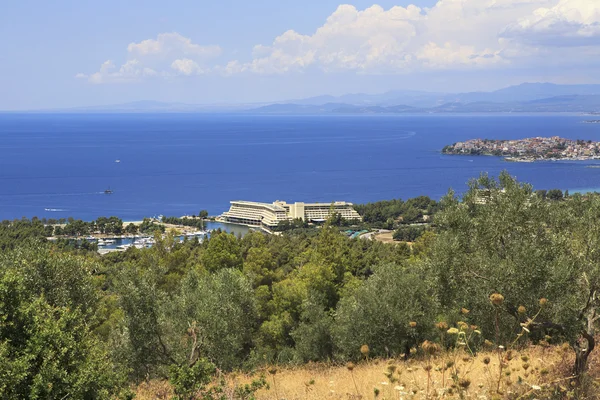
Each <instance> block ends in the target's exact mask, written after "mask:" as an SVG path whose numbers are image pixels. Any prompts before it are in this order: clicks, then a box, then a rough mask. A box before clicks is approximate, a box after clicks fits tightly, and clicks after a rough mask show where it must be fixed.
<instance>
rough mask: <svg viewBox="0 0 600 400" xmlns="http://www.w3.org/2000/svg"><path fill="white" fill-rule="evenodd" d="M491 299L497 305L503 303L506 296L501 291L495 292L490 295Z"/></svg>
mask: <svg viewBox="0 0 600 400" xmlns="http://www.w3.org/2000/svg"><path fill="white" fill-rule="evenodd" d="M490 301H491V302H492V304H493V305H495V306H501V305H502V303H504V296H502V295H501V294H500V293H494V294H492V295H491V296H490Z"/></svg>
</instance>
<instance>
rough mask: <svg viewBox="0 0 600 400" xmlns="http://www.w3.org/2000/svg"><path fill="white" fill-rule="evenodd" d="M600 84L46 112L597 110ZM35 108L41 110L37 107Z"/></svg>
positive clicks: (139, 103)
mask: <svg viewBox="0 0 600 400" xmlns="http://www.w3.org/2000/svg"><path fill="white" fill-rule="evenodd" d="M599 98H600V85H557V84H552V83H523V84H521V85H517V86H510V87H507V88H504V89H500V90H496V91H493V92H466V93H435V92H426V91H415V90H393V91H389V92H386V93H381V94H365V93H352V94H346V95H343V96H329V95H323V96H317V97H310V98H306V99H297V100H290V101H280V102H272V103H253V104H247V103H246V104H186V103H169V102H160V101H136V102H131V103H124V104H116V105H106V106H92V107H77V108H70V109H60V110H41V111H42V112H81V113H161V112H163V113H209V112H210V113H215V112H246V113H247V112H252V113H260V114H323V113H350V114H357V113H358V114H367V113H371V114H376V113H435V112H437V113H439V112H598V111H600V101H599ZM36 112H39V110H38V111H36Z"/></svg>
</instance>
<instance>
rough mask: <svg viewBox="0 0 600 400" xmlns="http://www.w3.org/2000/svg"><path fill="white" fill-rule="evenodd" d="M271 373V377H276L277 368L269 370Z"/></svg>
mask: <svg viewBox="0 0 600 400" xmlns="http://www.w3.org/2000/svg"><path fill="white" fill-rule="evenodd" d="M269 373H270V374H271V375H275V374H276V373H277V368H275V367H271V368H269Z"/></svg>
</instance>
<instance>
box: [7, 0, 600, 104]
mask: <svg viewBox="0 0 600 400" xmlns="http://www.w3.org/2000/svg"><path fill="white" fill-rule="evenodd" d="M0 37H2V40H1V41H0V54H1V56H2V57H1V59H0V110H13V109H14V110H18V109H38V108H62V107H76V106H85V105H97V104H115V103H122V102H129V101H136V100H160V101H179V102H186V103H221V102H228V103H239V102H258V101H272V100H282V99H293V98H299V97H307V96H313V95H320V94H343V93H350V92H370V93H378V92H384V91H387V90H391V89H423V90H430V91H434V90H435V91H470V90H490V89H496V88H499V87H503V86H506V85H510V84H516V83H520V82H523V81H553V82H557V83H598V81H599V77H600V73H599V72H600V68H599V65H600V1H595V0H594V1H592V0H444V1H439V2H437V1H433V0H423V1H421V0H413V1H400V0H397V1H389V0H381V1H378V2H374V1H363V0H360V1H351V2H347V3H344V2H340V1H331V0H319V1H312V0H311V1H292V0H277V1H273V0H256V1H252V2H250V1H245V0H244V1H242V0H235V1H234V0H220V1H204V0H196V1H192V0H185V1H168V2H167V1H156V0H145V1H140V0H128V1H114V0H107V1H103V2H91V1H85V0H78V1H76V0H54V1H41V0H37V1H32V0H5V1H4V2H3V6H2V12H1V13H0Z"/></svg>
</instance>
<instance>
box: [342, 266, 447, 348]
mask: <svg viewBox="0 0 600 400" xmlns="http://www.w3.org/2000/svg"><path fill="white" fill-rule="evenodd" d="M437 309H438V307H437V304H436V303H435V302H434V301H433V299H432V297H431V295H430V293H428V291H427V286H426V284H425V282H424V279H423V278H422V277H421V276H419V275H418V274H417V273H415V272H414V271H410V270H407V269H405V268H403V267H401V266H398V265H395V264H387V265H382V266H380V267H378V268H376V269H375V273H374V275H373V276H371V277H370V278H369V279H367V280H366V281H365V282H364V283H363V284H362V285H361V286H359V287H358V289H356V290H355V292H354V293H353V294H351V295H349V296H347V297H345V298H342V299H341V300H340V302H339V305H338V308H337V314H336V320H335V322H336V324H335V326H334V328H333V330H334V337H335V344H336V349H337V354H338V355H339V356H340V357H341V358H343V359H356V358H358V356H359V355H360V352H359V349H360V347H361V346H362V345H364V344H367V345H368V346H369V348H370V351H371V352H370V354H371V355H372V356H374V357H383V356H390V355H398V354H403V353H406V352H407V350H409V349H410V347H411V346H414V345H416V344H417V343H419V341H420V340H421V339H422V338H424V337H426V335H427V334H428V333H429V332H431V329H432V328H433V323H434V318H435V315H436V313H437ZM411 322H416V326H414V327H411Z"/></svg>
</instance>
